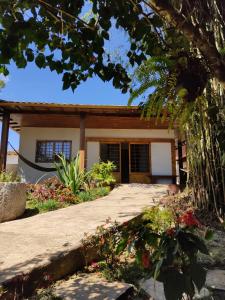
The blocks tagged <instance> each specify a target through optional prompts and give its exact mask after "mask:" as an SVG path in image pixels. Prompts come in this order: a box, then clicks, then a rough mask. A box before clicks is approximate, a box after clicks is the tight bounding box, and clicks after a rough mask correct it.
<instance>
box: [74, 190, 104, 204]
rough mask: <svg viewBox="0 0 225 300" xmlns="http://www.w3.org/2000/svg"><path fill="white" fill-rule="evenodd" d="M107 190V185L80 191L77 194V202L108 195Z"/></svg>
mask: <svg viewBox="0 0 225 300" xmlns="http://www.w3.org/2000/svg"><path fill="white" fill-rule="evenodd" d="M109 191H110V188H109V187H99V188H95V189H90V190H87V191H82V192H80V193H79V194H78V198H79V202H86V201H92V200H95V199H97V198H100V197H104V196H106V195H108V193H109Z"/></svg>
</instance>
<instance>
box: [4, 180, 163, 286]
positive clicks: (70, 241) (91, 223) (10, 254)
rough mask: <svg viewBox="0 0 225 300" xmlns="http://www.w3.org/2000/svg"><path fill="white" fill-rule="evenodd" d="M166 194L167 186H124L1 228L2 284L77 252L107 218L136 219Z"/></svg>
mask: <svg viewBox="0 0 225 300" xmlns="http://www.w3.org/2000/svg"><path fill="white" fill-rule="evenodd" d="M166 191H167V186H166V185H141V184H140V185H139V184H130V185H121V186H119V187H117V188H115V189H114V190H113V191H112V192H111V193H110V194H109V195H108V196H106V197H104V198H101V199H98V200H95V201H92V202H86V203H82V204H78V205H74V206H70V207H67V208H64V209H60V210H57V211H53V212H49V213H45V214H40V215H36V216H33V217H30V218H26V219H21V220H16V221H11V222H6V223H2V224H0V284H1V283H2V282H4V281H6V280H8V279H12V278H13V277H14V276H15V275H18V274H21V273H24V274H26V273H29V272H31V270H33V269H35V268H38V267H42V266H43V265H46V264H48V263H50V262H51V261H52V260H53V259H54V256H56V255H59V253H64V252H65V253H66V252H68V251H70V250H72V249H76V248H78V247H79V246H80V241H81V239H82V238H83V235H84V233H85V232H87V233H94V232H95V229H96V227H97V226H98V225H101V224H103V223H104V221H105V220H106V219H107V218H108V217H111V219H112V220H117V221H118V222H125V221H128V220H130V219H132V218H134V217H135V216H137V215H138V214H139V213H140V212H141V211H142V210H143V208H144V207H146V206H151V205H153V204H154V199H155V200H157V198H159V197H161V196H163V195H165V194H166Z"/></svg>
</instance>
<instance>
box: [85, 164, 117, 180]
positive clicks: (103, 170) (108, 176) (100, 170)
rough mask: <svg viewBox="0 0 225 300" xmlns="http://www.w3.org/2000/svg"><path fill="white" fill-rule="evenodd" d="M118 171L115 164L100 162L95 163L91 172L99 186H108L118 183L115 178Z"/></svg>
mask: <svg viewBox="0 0 225 300" xmlns="http://www.w3.org/2000/svg"><path fill="white" fill-rule="evenodd" d="M115 170H116V166H115V164H114V163H113V162H111V161H107V162H103V161H102V162H100V163H95V164H94V165H93V166H92V168H91V170H90V176H91V178H92V180H93V181H94V182H96V184H97V186H108V185H111V184H113V183H115V182H116V180H115V177H114V176H113V174H112V173H113V171H115Z"/></svg>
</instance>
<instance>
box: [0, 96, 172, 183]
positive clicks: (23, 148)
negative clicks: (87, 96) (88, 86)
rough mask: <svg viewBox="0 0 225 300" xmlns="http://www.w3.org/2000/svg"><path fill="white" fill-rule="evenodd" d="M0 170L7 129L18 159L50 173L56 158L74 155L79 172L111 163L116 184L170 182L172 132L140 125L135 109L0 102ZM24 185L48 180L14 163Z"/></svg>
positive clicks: (149, 122)
mask: <svg viewBox="0 0 225 300" xmlns="http://www.w3.org/2000/svg"><path fill="white" fill-rule="evenodd" d="M0 111H1V115H2V122H3V127H2V137H1V149H0V154H1V156H0V157H1V168H2V169H4V168H5V165H6V162H5V158H4V155H5V153H7V141H8V128H9V127H11V128H12V129H13V130H15V131H17V132H18V133H19V134H20V146H19V153H20V154H21V155H22V156H23V157H25V158H26V159H27V160H29V161H31V162H33V163H34V164H36V165H38V166H42V167H52V166H53V164H54V160H55V158H56V155H57V154H59V153H64V154H65V156H66V158H68V159H70V158H72V157H75V156H76V155H77V153H79V154H80V164H81V168H87V169H90V168H91V166H92V165H93V164H94V163H95V162H99V161H107V160H110V161H113V162H114V163H115V165H116V171H115V173H114V175H115V177H116V179H117V181H118V182H121V183H134V182H137V183H173V182H175V181H176V175H177V174H176V154H175V138H176V137H175V131H174V130H173V129H170V130H169V129H168V121H164V122H163V123H162V122H161V121H158V123H156V120H155V119H153V118H152V119H150V120H144V119H141V118H140V117H141V114H140V111H139V108H138V107H135V106H131V107H127V106H101V105H99V106H98V105H75V104H74V105H72V104H71V105H70V104H49V103H31V102H9V101H1V102H0ZM18 172H19V174H20V175H21V176H22V178H23V180H24V181H26V182H37V181H38V180H41V179H42V178H45V177H48V176H52V175H53V174H52V173H51V174H50V173H45V172H43V171H39V170H36V169H34V168H32V167H31V166H30V165H28V164H26V163H24V162H23V161H22V160H21V159H19V162H18Z"/></svg>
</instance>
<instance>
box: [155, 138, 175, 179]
mask: <svg viewBox="0 0 225 300" xmlns="http://www.w3.org/2000/svg"><path fill="white" fill-rule="evenodd" d="M151 164H152V175H172V160H171V143H151Z"/></svg>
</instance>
